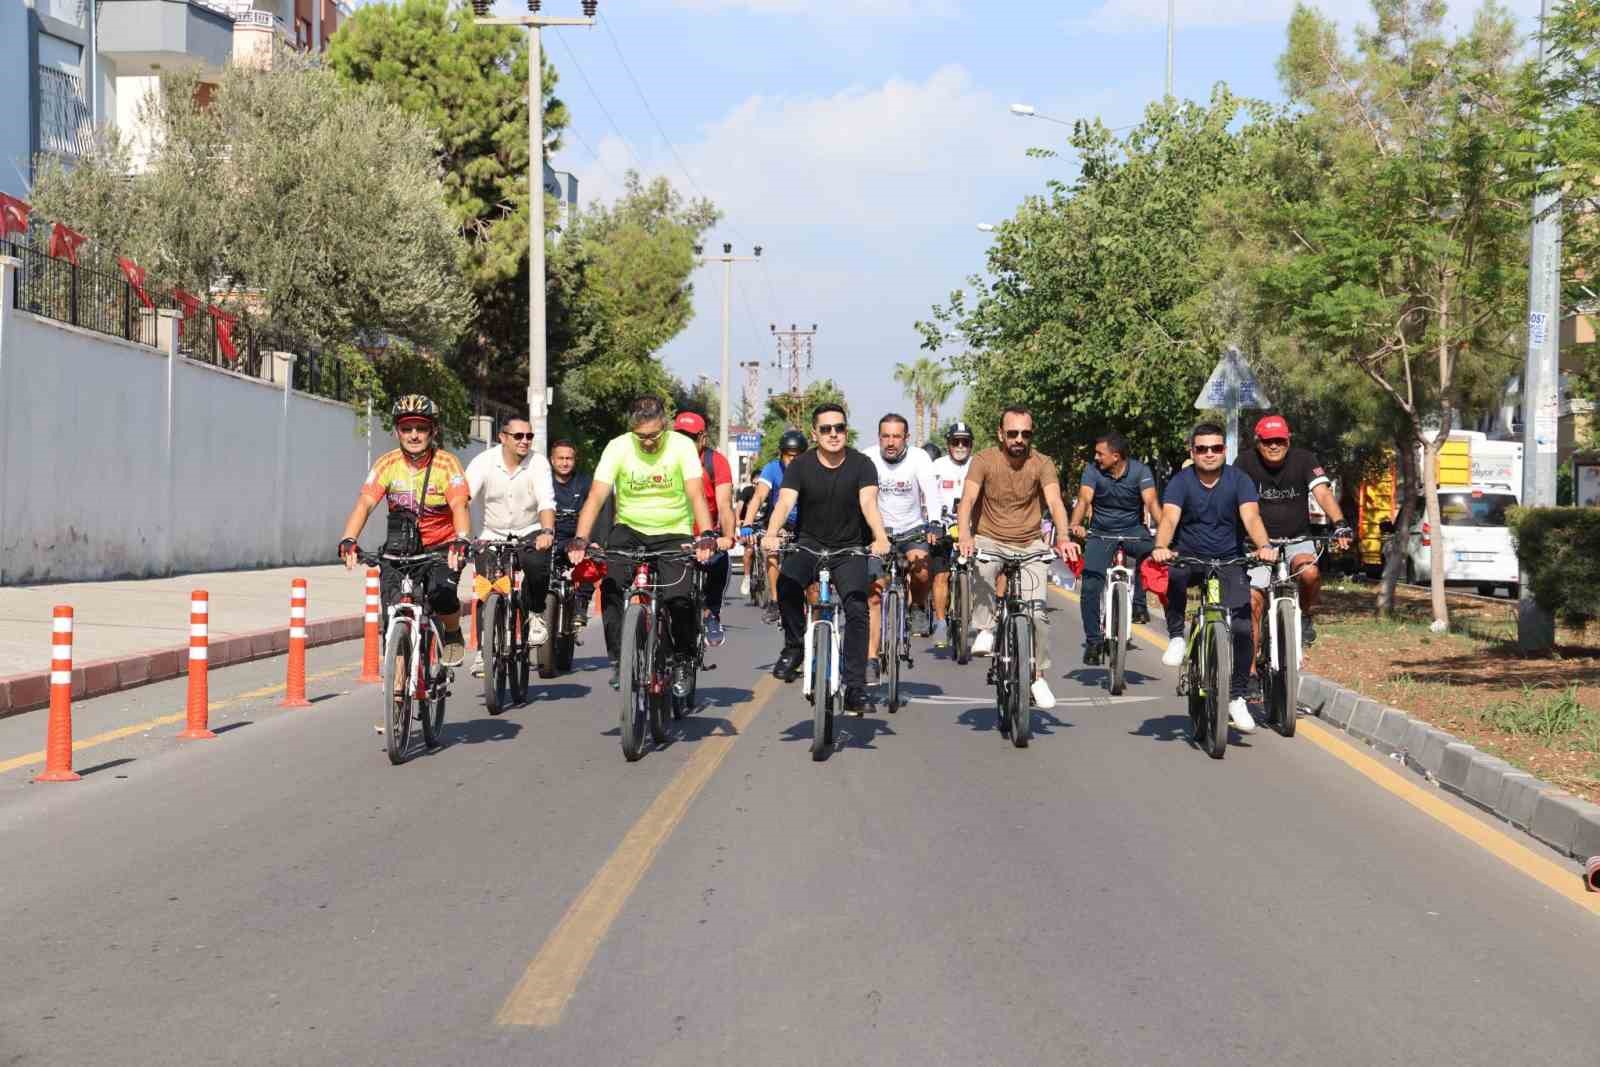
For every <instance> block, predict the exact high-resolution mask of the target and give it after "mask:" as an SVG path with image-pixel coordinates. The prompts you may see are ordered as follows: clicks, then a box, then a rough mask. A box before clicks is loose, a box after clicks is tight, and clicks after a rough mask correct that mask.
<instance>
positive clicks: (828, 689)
mask: <svg viewBox="0 0 1600 1067" xmlns="http://www.w3.org/2000/svg"><path fill="white" fill-rule="evenodd" d="M790 552H805V553H807V554H808V555H811V556H815V557H816V560H817V602H816V603H815V604H812V603H810V601H809V600H808V601H807V603H806V643H805V659H804V660H803V661H802V662H803V665H802V667H801V675H800V678H801V688H802V690H803V692H804V693H805V697H806V699H807V700H809V701H811V707H812V712H811V758H812V759H813V760H819V761H820V760H824V759H826V758H827V756H828V752H829V750H830V749H832V748H833V715H834V711H835V709H836V708H837V707H838V706H839V705H840V704H841V703H842V700H841V699H840V698H841V694H842V691H843V684H842V682H841V675H840V673H839V665H840V662H841V660H840V656H841V654H842V647H843V644H844V633H843V626H842V625H841V624H840V622H839V606H838V605H837V604H835V603H834V599H833V567H832V563H833V561H834V560H838V559H845V558H848V557H852V556H868V555H871V554H872V553H871V552H870V550H868V549H865V548H836V549H833V550H832V551H823V550H819V549H815V548H807V547H806V546H805V545H802V544H796V543H795V542H793V541H791V542H790V543H788V544H786V545H784V546H783V547H782V548H781V549H780V550H779V553H780V554H781V555H787V554H788V553H790Z"/></svg>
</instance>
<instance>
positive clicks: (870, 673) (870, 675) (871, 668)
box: [867, 659, 883, 685]
mask: <svg viewBox="0 0 1600 1067" xmlns="http://www.w3.org/2000/svg"><path fill="white" fill-rule="evenodd" d="M882 676H883V672H882V670H881V669H880V668H879V666H878V661H877V660H876V659H869V660H867V684H868V685H877V684H878V682H879V680H880V679H881V678H882Z"/></svg>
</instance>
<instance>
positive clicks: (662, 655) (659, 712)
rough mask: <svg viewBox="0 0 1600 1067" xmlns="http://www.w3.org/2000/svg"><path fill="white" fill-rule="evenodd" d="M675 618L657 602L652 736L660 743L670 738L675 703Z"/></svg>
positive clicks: (652, 653) (653, 637) (653, 635)
mask: <svg viewBox="0 0 1600 1067" xmlns="http://www.w3.org/2000/svg"><path fill="white" fill-rule="evenodd" d="M671 625H672V619H671V617H670V616H669V615H668V614H667V610H666V608H665V607H664V606H662V605H660V604H657V605H656V616H655V620H654V621H653V622H652V623H651V625H650V665H651V684H650V715H649V723H650V739H651V740H652V741H654V742H655V743H656V744H658V745H664V744H666V741H667V716H668V715H670V714H671V712H670V711H669V710H668V709H669V708H670V707H671V704H672V656H671V653H670V652H669V648H670V646H671V644H672V641H671V634H672V631H671V629H669V627H671Z"/></svg>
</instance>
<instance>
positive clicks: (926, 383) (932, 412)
mask: <svg viewBox="0 0 1600 1067" xmlns="http://www.w3.org/2000/svg"><path fill="white" fill-rule="evenodd" d="M958 384H959V382H958V381H957V380H956V377H955V375H954V374H953V373H951V371H950V368H949V367H947V366H946V365H945V364H943V363H940V362H938V361H937V360H932V359H930V360H928V361H927V365H926V371H925V374H924V376H923V382H922V390H923V396H924V398H925V400H926V401H927V405H928V428H927V433H926V435H925V436H924V437H923V439H922V440H923V442H924V443H926V442H928V441H932V440H934V439H935V438H938V437H939V436H940V427H939V409H940V408H942V407H944V405H945V404H946V403H948V402H949V400H950V396H951V394H952V393H954V392H955V391H956V386H957V385H958ZM940 447H943V446H942V445H941V446H940Z"/></svg>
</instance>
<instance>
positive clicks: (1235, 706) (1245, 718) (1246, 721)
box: [1228, 697, 1256, 734]
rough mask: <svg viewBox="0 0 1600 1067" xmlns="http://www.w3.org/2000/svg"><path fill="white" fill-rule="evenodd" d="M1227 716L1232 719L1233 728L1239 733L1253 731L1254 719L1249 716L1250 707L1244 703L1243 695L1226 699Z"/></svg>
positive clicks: (1254, 727) (1254, 729)
mask: <svg viewBox="0 0 1600 1067" xmlns="http://www.w3.org/2000/svg"><path fill="white" fill-rule="evenodd" d="M1228 718H1230V719H1232V720H1233V728H1234V729H1235V730H1238V731H1239V732H1240V733H1241V734H1253V733H1255V731H1256V721H1255V720H1254V719H1252V718H1251V717H1250V708H1249V706H1248V705H1247V704H1245V702H1244V697H1235V698H1233V699H1232V700H1230V701H1228Z"/></svg>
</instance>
